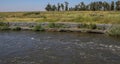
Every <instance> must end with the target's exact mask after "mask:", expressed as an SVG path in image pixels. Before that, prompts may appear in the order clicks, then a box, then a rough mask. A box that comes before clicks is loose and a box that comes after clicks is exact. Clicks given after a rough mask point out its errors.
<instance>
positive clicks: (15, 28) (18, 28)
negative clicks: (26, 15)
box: [12, 27, 21, 31]
mask: <svg viewBox="0 0 120 64" xmlns="http://www.w3.org/2000/svg"><path fill="white" fill-rule="evenodd" d="M12 30H17V31H19V30H21V27H14V28H13V29H12Z"/></svg>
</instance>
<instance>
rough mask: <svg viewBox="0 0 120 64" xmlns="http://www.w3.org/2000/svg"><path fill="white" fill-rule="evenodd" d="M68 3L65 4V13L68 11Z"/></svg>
mask: <svg viewBox="0 0 120 64" xmlns="http://www.w3.org/2000/svg"><path fill="white" fill-rule="evenodd" d="M68 4H69V3H68V2H65V11H68Z"/></svg>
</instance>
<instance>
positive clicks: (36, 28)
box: [33, 25, 44, 31]
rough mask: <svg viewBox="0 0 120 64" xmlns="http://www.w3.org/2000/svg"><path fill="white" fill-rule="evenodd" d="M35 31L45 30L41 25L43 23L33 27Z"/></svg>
mask: <svg viewBox="0 0 120 64" xmlns="http://www.w3.org/2000/svg"><path fill="white" fill-rule="evenodd" d="M33 30H34V31H44V28H43V27H42V26H41V25H36V26H35V27H34V28H33Z"/></svg>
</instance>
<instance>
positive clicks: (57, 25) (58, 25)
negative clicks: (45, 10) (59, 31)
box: [48, 23, 65, 28]
mask: <svg viewBox="0 0 120 64" xmlns="http://www.w3.org/2000/svg"><path fill="white" fill-rule="evenodd" d="M48 27H49V28H65V25H62V24H55V23H49V24H48Z"/></svg>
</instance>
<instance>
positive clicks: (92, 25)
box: [88, 24, 97, 29]
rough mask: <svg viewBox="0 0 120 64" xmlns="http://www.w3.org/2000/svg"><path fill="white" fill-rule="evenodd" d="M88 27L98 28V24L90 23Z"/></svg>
mask: <svg viewBox="0 0 120 64" xmlns="http://www.w3.org/2000/svg"><path fill="white" fill-rule="evenodd" d="M88 28H89V29H96V28H97V26H96V24H89V25H88Z"/></svg>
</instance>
